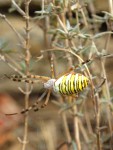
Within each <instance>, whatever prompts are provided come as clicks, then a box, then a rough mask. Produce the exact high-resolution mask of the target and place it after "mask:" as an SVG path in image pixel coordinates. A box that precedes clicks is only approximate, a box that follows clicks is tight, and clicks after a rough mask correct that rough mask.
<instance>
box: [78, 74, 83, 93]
mask: <svg viewBox="0 0 113 150" xmlns="http://www.w3.org/2000/svg"><path fill="white" fill-rule="evenodd" d="M81 81H82V77H81V76H79V80H78V82H79V89H80V91H82V84H81Z"/></svg>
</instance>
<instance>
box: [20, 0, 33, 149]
mask: <svg viewBox="0 0 113 150" xmlns="http://www.w3.org/2000/svg"><path fill="white" fill-rule="evenodd" d="M24 2H25V14H26V15H25V16H24V17H25V21H26V28H25V30H26V45H25V50H26V58H25V63H26V75H29V63H30V43H29V42H30V41H29V40H30V35H29V29H30V27H29V4H30V2H31V0H24ZM25 88H26V91H25V92H26V93H25V109H27V108H28V107H29V104H28V103H29V94H30V93H29V91H30V89H29V88H30V87H29V84H28V83H26V86H25ZM27 136H28V113H26V114H25V121H24V137H23V141H28V137H27ZM26 145H27V143H26V142H24V143H23V144H22V150H25V149H26Z"/></svg>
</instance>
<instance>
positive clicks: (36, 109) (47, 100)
mask: <svg viewBox="0 0 113 150" xmlns="http://www.w3.org/2000/svg"><path fill="white" fill-rule="evenodd" d="M50 94H51V90H49V91H48V94H47V97H46V100H45V102H44V104H42V105H41V106H40V107H35V108H34V111H39V110H40V109H42V108H45V107H46V106H47V104H48V102H49V98H50Z"/></svg>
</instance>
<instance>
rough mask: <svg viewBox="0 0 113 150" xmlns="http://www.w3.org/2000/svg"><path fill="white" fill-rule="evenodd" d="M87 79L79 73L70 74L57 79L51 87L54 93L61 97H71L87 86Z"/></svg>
mask: <svg viewBox="0 0 113 150" xmlns="http://www.w3.org/2000/svg"><path fill="white" fill-rule="evenodd" d="M88 83H89V79H88V78H87V77H86V76H84V75H82V74H79V73H70V74H66V75H63V76H61V77H60V78H58V79H57V80H56V81H55V83H54V86H53V89H54V91H55V92H57V93H60V94H63V95H73V94H77V93H79V92H80V91H83V90H84V88H86V87H87V86H88Z"/></svg>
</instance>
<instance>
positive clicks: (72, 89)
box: [71, 74, 75, 94]
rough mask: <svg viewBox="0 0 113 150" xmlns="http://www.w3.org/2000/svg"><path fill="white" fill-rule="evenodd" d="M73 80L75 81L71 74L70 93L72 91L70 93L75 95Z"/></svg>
mask: <svg viewBox="0 0 113 150" xmlns="http://www.w3.org/2000/svg"><path fill="white" fill-rule="evenodd" d="M74 79H75V75H74V74H72V76H71V91H72V93H73V94H74V93H75V91H74V90H75V89H74V88H75V87H74V84H73V83H74Z"/></svg>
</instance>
